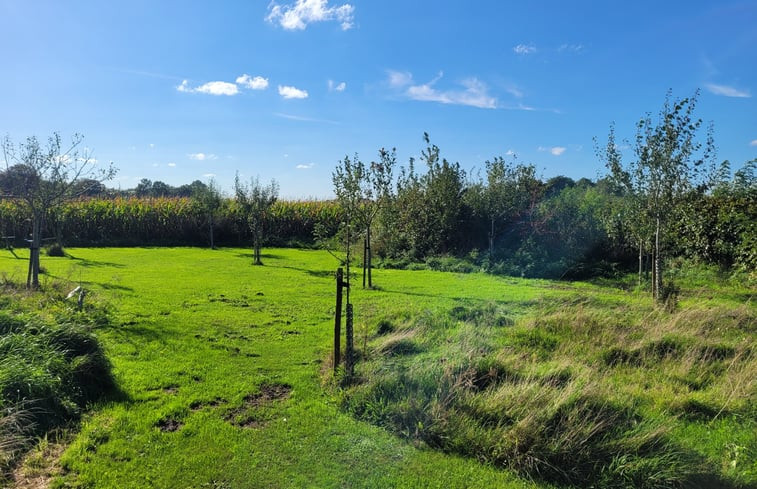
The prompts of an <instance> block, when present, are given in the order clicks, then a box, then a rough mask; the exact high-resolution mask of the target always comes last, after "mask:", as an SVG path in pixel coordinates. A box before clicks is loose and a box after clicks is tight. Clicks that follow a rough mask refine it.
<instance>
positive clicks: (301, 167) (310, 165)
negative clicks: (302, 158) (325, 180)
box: [295, 163, 315, 170]
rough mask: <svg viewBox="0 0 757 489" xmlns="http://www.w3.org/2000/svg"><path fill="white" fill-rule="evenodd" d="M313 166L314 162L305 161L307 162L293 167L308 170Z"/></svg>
mask: <svg viewBox="0 0 757 489" xmlns="http://www.w3.org/2000/svg"><path fill="white" fill-rule="evenodd" d="M314 166H315V163H307V164H300V165H297V166H296V167H295V168H297V169H298V170H310V169H311V168H313V167H314Z"/></svg>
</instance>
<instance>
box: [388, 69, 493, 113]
mask: <svg viewBox="0 0 757 489" xmlns="http://www.w3.org/2000/svg"><path fill="white" fill-rule="evenodd" d="M443 76H444V73H442V72H440V73H439V74H438V75H437V76H436V78H434V79H433V80H431V81H430V82H428V83H424V84H421V85H412V84H410V85H409V86H407V88H406V89H405V90H404V94H405V96H407V97H408V98H410V99H412V100H419V101H423V102H438V103H441V104H451V105H466V106H469V107H478V108H480V109H495V108H497V99H496V98H495V97H492V96H490V95H489V94H488V92H487V88H486V85H484V84H483V83H482V82H481V81H479V80H478V79H477V78H468V79H466V80H463V81H462V82H461V83H460V85H462V87H463V90H438V89H436V88H434V85H435V84H436V83H437V82H438V81H439V80H441V79H442V77H443ZM408 83H412V75H410V74H409V73H405V74H402V73H398V72H389V84H390V85H391V86H394V87H402V86H403V85H407V84H408Z"/></svg>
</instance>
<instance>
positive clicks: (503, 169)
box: [483, 157, 538, 258]
mask: <svg viewBox="0 0 757 489" xmlns="http://www.w3.org/2000/svg"><path fill="white" fill-rule="evenodd" d="M485 165H486V187H485V188H484V198H483V205H484V214H485V215H486V218H487V221H488V222H489V233H488V238H489V256H490V258H491V257H493V255H494V242H495V239H496V237H497V235H498V233H499V231H498V227H499V226H501V225H504V224H505V223H506V222H507V220H508V219H512V218H513V217H515V216H516V215H517V214H519V213H520V212H521V211H522V210H523V209H524V208H525V207H526V206H527V204H529V203H530V201H531V197H532V196H531V190H532V187H534V185H535V182H537V180H538V179H537V178H536V168H535V167H534V166H533V165H523V164H518V165H512V164H509V163H507V162H505V160H504V159H503V158H502V157H497V158H494V160H493V161H487V162H486V163H485Z"/></svg>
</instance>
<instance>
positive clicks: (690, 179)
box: [606, 92, 715, 300]
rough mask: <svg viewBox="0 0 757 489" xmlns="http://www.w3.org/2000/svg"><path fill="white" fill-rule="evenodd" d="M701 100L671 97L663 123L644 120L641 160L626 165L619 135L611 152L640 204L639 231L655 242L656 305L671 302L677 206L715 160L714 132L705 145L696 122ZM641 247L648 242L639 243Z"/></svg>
mask: <svg viewBox="0 0 757 489" xmlns="http://www.w3.org/2000/svg"><path fill="white" fill-rule="evenodd" d="M697 96H698V92H697V93H695V94H694V96H692V97H688V98H683V99H680V100H673V101H671V98H670V93H668V96H667V97H666V100H665V103H664V104H663V107H662V110H661V111H660V114H659V118H658V120H656V121H654V120H652V117H651V116H650V115H646V116H645V117H643V118H641V120H639V122H638V123H637V125H636V140H635V145H634V155H635V160H634V161H632V162H631V163H630V164H628V165H626V166H624V165H623V164H622V162H621V160H620V154H619V152H618V150H617V147H616V146H615V144H614V133H613V131H611V132H610V141H609V142H608V147H607V151H606V164H607V166H608V168H609V170H610V172H611V175H612V176H613V178H614V179H615V180H616V181H618V182H620V183H621V184H622V186H624V187H625V188H626V189H627V191H628V193H629V194H630V196H631V198H632V199H633V200H632V201H633V202H634V205H637V204H636V203H637V202H638V210H636V209H634V212H633V213H632V214H631V215H632V218H634V219H639V220H640V222H639V224H638V225H634V229H637V230H638V233H639V234H642V233H645V234H646V235H647V237H648V238H649V242H651V248H652V263H653V275H652V295H653V297H654V298H655V299H656V300H664V298H665V297H664V296H665V294H664V289H663V285H664V282H663V273H664V263H665V259H666V252H667V240H668V228H669V225H670V222H671V219H672V218H674V215H675V212H676V211H677V210H678V208H677V204H678V203H679V201H680V200H681V199H682V197H683V196H685V195H686V194H687V192H689V191H690V190H692V189H694V188H696V187H697V184H698V183H701V182H702V181H703V180H702V177H703V176H704V172H703V171H702V169H703V164H704V163H705V162H706V161H709V160H711V159H712V158H714V155H715V148H714V142H713V139H712V135H711V132H710V133H708V135H707V138H706V142H705V144H704V145H702V143H701V142H700V141H699V140H698V133H699V129H700V128H701V125H702V121H701V119H695V118H694V108H695V106H696V101H697ZM650 233H651V236H649V234H650ZM639 243H643V240H642V239H639ZM640 246H641V245H640Z"/></svg>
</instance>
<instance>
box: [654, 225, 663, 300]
mask: <svg viewBox="0 0 757 489" xmlns="http://www.w3.org/2000/svg"><path fill="white" fill-rule="evenodd" d="M654 248H655V250H654V287H653V297H654V298H655V300H658V301H659V300H661V299H662V253H661V252H660V218H659V217H658V218H657V221H656V226H655V233H654Z"/></svg>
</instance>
